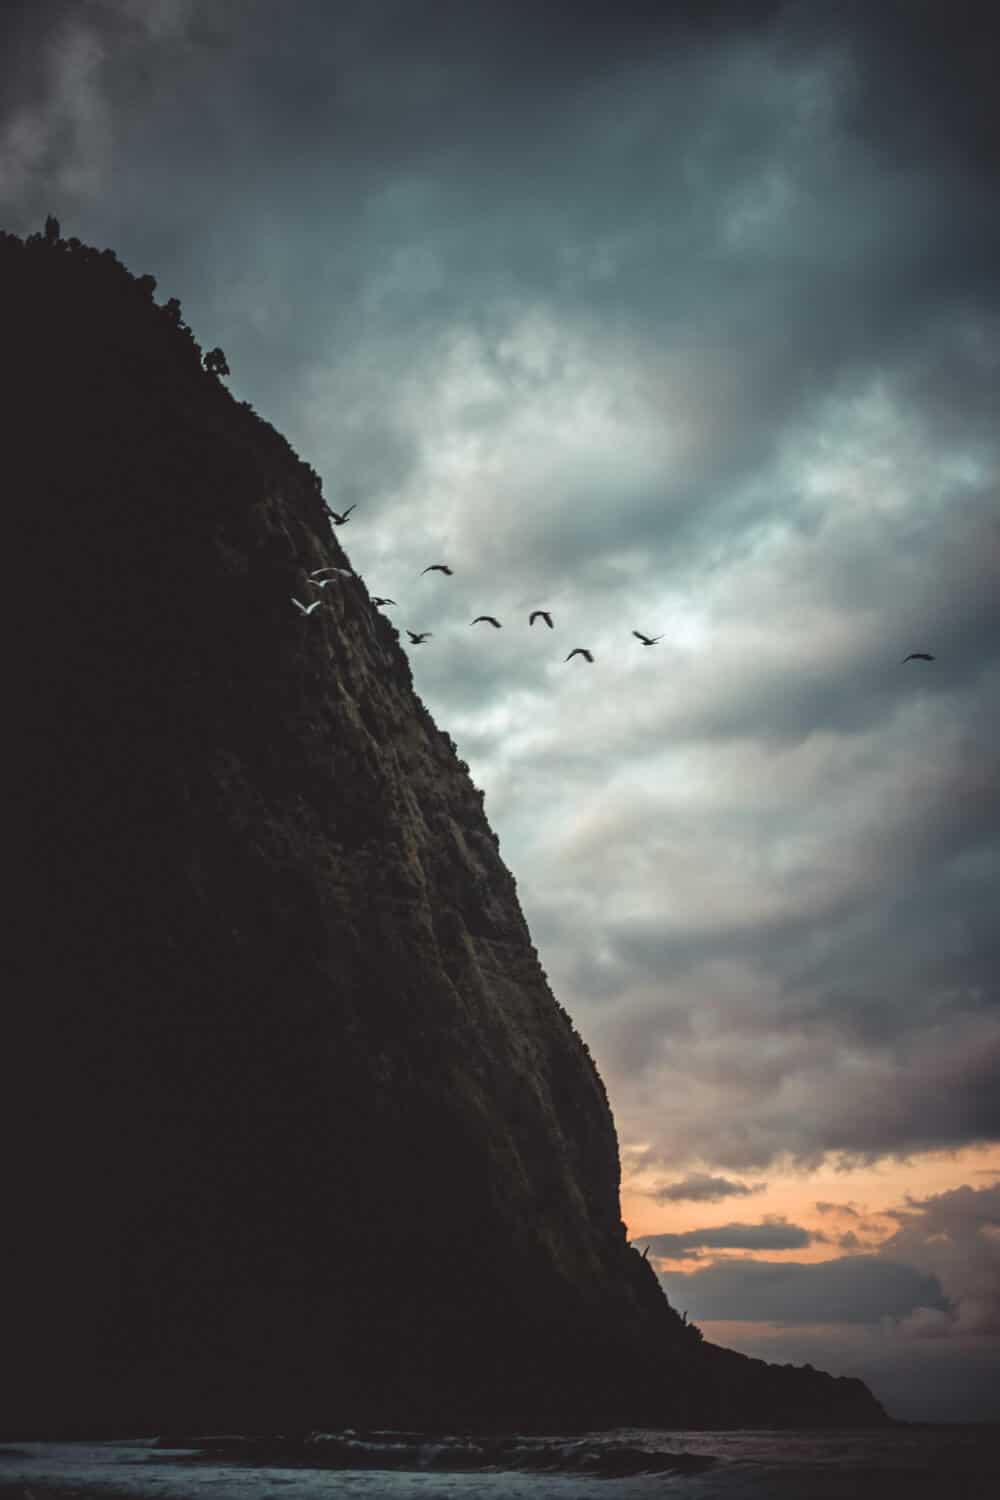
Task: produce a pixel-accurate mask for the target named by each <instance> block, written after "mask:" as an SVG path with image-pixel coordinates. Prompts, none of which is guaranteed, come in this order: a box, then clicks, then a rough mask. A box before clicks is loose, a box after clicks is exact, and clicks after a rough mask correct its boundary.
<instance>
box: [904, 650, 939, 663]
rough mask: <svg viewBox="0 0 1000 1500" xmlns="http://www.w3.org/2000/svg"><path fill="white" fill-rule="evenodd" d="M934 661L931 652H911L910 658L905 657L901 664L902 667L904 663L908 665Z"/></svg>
mask: <svg viewBox="0 0 1000 1500" xmlns="http://www.w3.org/2000/svg"><path fill="white" fill-rule="evenodd" d="M933 660H934V657H933V656H932V655H931V653H930V652H929V651H911V652H910V654H909V656H904V657H903V661H902V662H901V663H900V665H901V666H902V665H903V664H904V663H906V662H908V661H933Z"/></svg>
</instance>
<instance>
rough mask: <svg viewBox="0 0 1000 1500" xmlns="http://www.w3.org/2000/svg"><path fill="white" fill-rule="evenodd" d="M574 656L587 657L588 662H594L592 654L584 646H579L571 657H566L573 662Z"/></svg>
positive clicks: (572, 652)
mask: <svg viewBox="0 0 1000 1500" xmlns="http://www.w3.org/2000/svg"><path fill="white" fill-rule="evenodd" d="M574 656H585V657H586V658H587V660H588V661H593V660H594V658H593V657H592V656H591V654H590V652H589V651H588V650H587V649H586V648H585V647H584V646H577V647H576V648H575V650H573V651H571V652H570V653H569V656H567V657H566V660H567V661H571V660H572V659H573V657H574Z"/></svg>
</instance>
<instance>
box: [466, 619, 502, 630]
mask: <svg viewBox="0 0 1000 1500" xmlns="http://www.w3.org/2000/svg"><path fill="white" fill-rule="evenodd" d="M480 620H485V621H486V623H487V624H488V625H495V626H496V628H497V629H498V630H502V629H503V626H502V625H501V624H500V621H499V620H495V619H494V618H493V616H492V615H477V616H476V618H475V619H474V620H470V621H469V624H470V625H478V624H479V622H480Z"/></svg>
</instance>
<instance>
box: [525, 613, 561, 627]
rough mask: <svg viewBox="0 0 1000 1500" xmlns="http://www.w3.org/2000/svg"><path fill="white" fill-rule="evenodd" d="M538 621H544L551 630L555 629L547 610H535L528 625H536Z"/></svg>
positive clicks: (529, 617) (529, 618)
mask: <svg viewBox="0 0 1000 1500" xmlns="http://www.w3.org/2000/svg"><path fill="white" fill-rule="evenodd" d="M536 620H544V621H545V623H546V625H547V626H548V627H549V629H550V630H554V629H555V626H554V625H553V624H552V616H551V615H550V614H549V612H548V610H547V609H533V610H532V611H531V614H530V615H529V616H528V624H529V625H534V623H535V621H536Z"/></svg>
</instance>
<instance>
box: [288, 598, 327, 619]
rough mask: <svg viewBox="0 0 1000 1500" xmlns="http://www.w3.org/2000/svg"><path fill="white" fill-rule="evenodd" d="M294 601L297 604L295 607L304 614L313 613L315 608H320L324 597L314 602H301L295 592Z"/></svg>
mask: <svg viewBox="0 0 1000 1500" xmlns="http://www.w3.org/2000/svg"><path fill="white" fill-rule="evenodd" d="M292 603H293V604H294V605H295V608H296V609H300V610H301V611H302V613H303V614H304V615H311V614H312V612H313V610H314V609H319V607H320V605H321V604H322V603H323V601H322V599H317V600H315V602H314V603H312V604H300V603H299V601H298V599H296V597H295V595H294V594H293V595H292Z"/></svg>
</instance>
